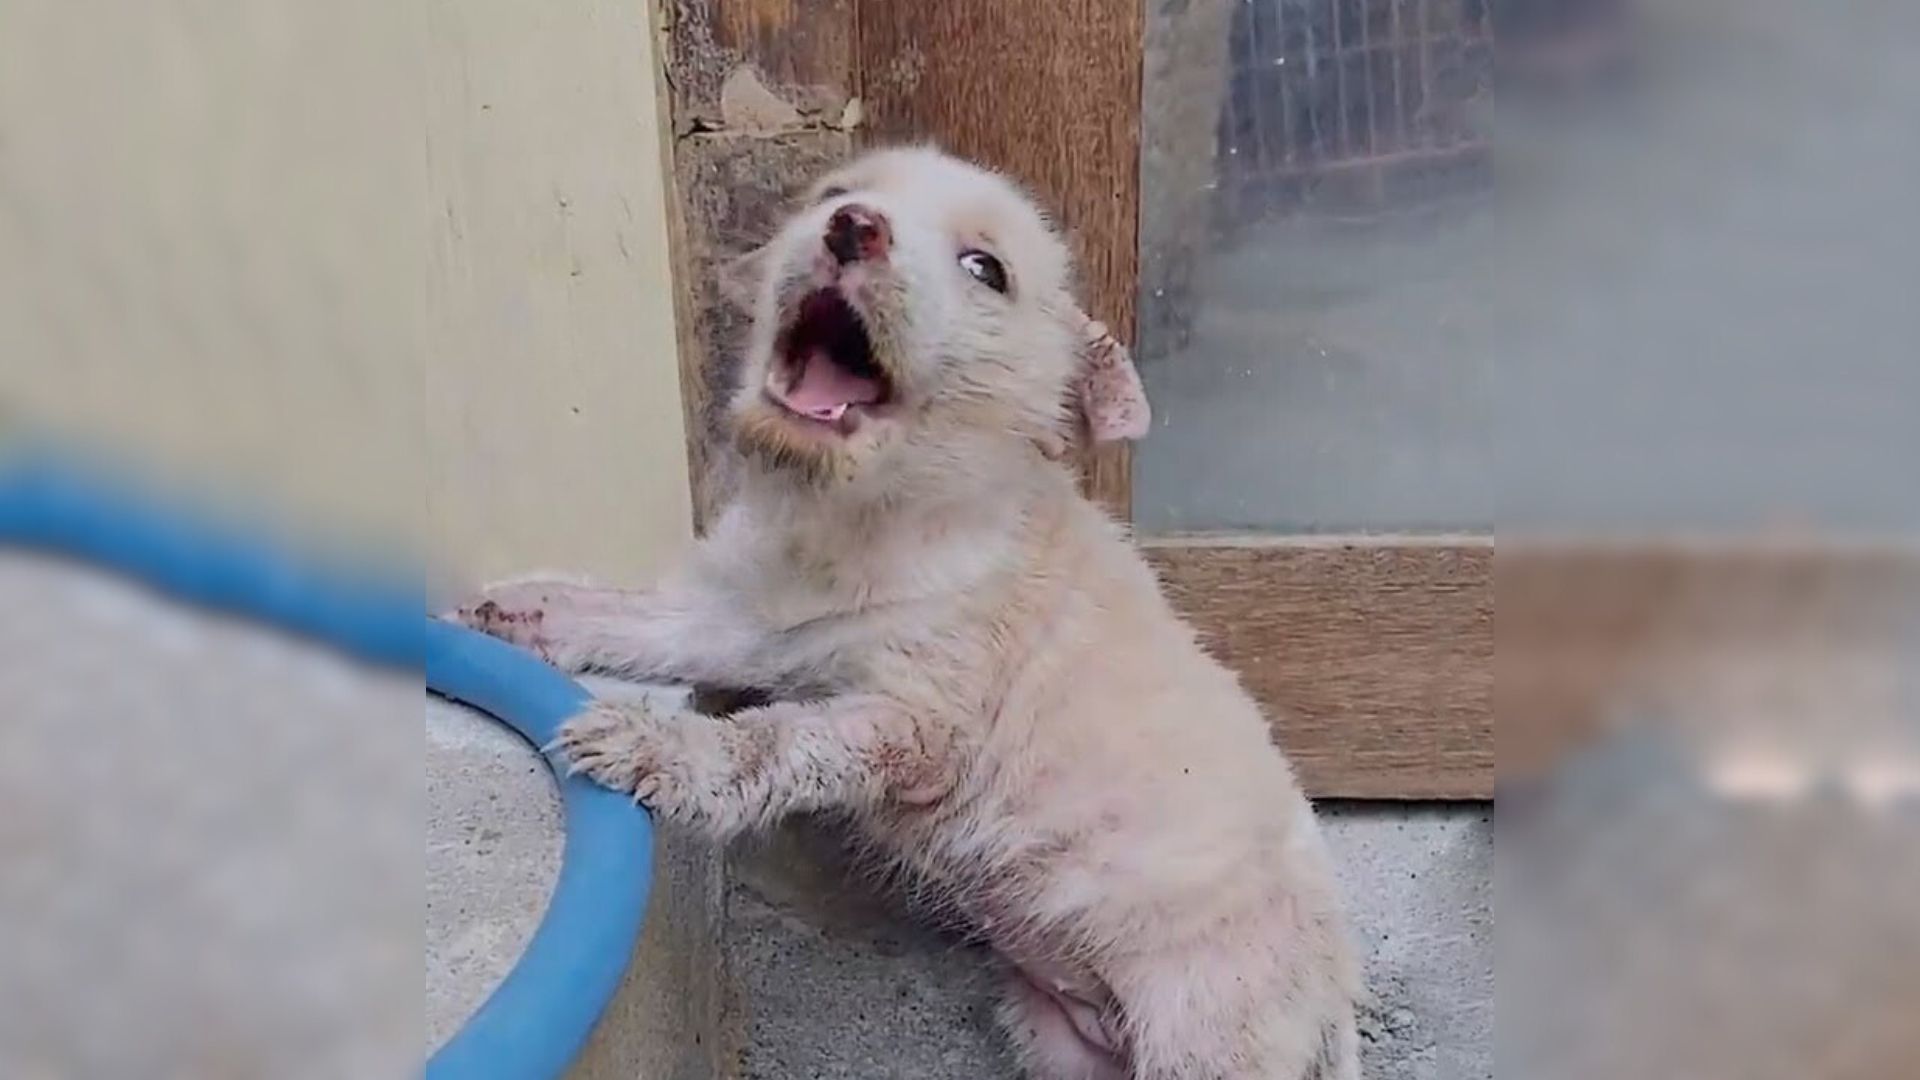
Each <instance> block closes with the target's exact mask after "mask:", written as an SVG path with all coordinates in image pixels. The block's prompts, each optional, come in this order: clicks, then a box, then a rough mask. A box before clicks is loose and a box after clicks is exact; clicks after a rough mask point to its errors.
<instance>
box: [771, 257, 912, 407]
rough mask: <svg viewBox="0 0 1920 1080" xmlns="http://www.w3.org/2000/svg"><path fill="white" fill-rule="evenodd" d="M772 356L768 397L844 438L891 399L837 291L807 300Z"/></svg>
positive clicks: (863, 334) (859, 325)
mask: <svg viewBox="0 0 1920 1080" xmlns="http://www.w3.org/2000/svg"><path fill="white" fill-rule="evenodd" d="M774 352H775V356H774V362H773V369H772V371H770V372H769V373H768V375H767V396H768V397H769V398H771V399H773V401H774V403H775V404H777V405H779V406H780V407H781V408H783V409H785V410H786V411H788V412H790V413H792V414H793V415H795V416H797V417H800V418H802V419H804V420H810V421H814V422H816V423H819V424H824V425H828V426H831V427H833V428H835V429H836V430H839V431H841V432H843V433H844V432H848V431H851V430H853V424H854V423H855V422H856V421H857V419H858V418H859V417H861V416H863V415H867V414H870V413H873V412H875V411H877V410H879V409H881V408H882V407H884V406H885V405H886V404H887V403H888V402H889V401H890V400H892V398H893V380H891V379H890V378H888V377H887V373H886V370H885V369H884V368H882V367H881V366H880V364H879V362H878V361H876V360H875V359H874V355H873V340H872V339H871V338H870V337H868V336H867V328H866V324H865V323H863V322H862V321H861V319H860V314H859V313H858V312H856V311H854V310H853V307H852V306H851V305H850V304H848V303H847V300H846V297H844V296H841V295H840V292H839V290H838V289H819V290H817V291H815V292H812V293H809V294H807V296H806V298H805V299H803V300H801V301H800V306H799V307H798V309H796V311H795V313H794V316H793V321H792V322H790V323H788V324H787V326H786V328H785V329H784V330H782V331H781V332H780V337H779V339H778V341H777V342H776V343H775V346H774Z"/></svg>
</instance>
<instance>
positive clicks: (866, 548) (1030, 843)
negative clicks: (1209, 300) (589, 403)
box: [461, 149, 1359, 1080]
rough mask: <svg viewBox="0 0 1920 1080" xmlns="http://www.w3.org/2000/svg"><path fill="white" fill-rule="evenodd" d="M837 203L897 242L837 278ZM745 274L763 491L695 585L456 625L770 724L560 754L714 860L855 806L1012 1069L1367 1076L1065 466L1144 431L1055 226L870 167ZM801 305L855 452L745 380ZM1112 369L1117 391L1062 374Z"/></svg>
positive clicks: (1196, 669)
mask: <svg viewBox="0 0 1920 1080" xmlns="http://www.w3.org/2000/svg"><path fill="white" fill-rule="evenodd" d="M854 201H858V203H860V204H861V205H862V206H864V207H868V208H872V209H875V210H877V211H878V212H880V213H883V214H884V215H885V217H886V219H887V220H888V221H889V222H890V223H891V229H892V236H891V248H890V249H889V251H888V252H887V253H886V256H885V257H884V258H881V259H876V260H873V261H871V262H868V261H862V262H859V263H856V264H854V265H852V266H837V265H836V264H835V261H834V260H832V259H830V258H827V257H825V256H823V254H822V251H823V248H822V239H821V238H822V235H823V230H825V229H826V228H827V223H828V220H829V216H830V215H831V214H832V213H833V212H834V210H835V209H837V208H838V207H841V206H844V205H848V204H849V203H852V202H854ZM969 249H978V250H984V251H988V252H991V253H993V254H994V255H996V256H997V257H998V258H999V259H1000V260H1001V261H1002V262H1003V264H1004V265H1005V267H1006V269H1007V272H1008V276H1009V278H1010V279H1011V281H1010V287H1009V288H1008V290H1007V292H1006V293H1005V294H1004V295H1003V294H1002V293H1000V292H998V291H996V290H994V289H992V288H989V287H987V286H986V285H984V284H983V282H982V281H981V280H977V279H976V277H975V276H970V275H969V274H968V273H967V272H966V271H965V270H963V269H962V267H961V266H960V265H959V263H958V262H957V261H956V260H957V258H958V256H959V254H960V253H961V252H963V251H966V250H969ZM734 273H735V275H736V283H737V287H738V289H739V291H740V293H741V295H742V297H743V300H744V302H746V303H747V304H748V305H749V306H750V308H751V310H752V312H753V314H754V316H755V320H754V321H755V329H754V332H753V336H752V339H751V341H750V342H749V344H748V346H747V349H748V351H747V355H746V357H745V362H744V363H743V365H742V368H743V374H742V379H741V385H740V388H739V391H738V395H737V396H736V398H735V400H734V401H733V403H732V408H731V424H732V431H733V434H734V437H735V438H736V440H737V441H738V443H739V445H740V449H741V450H742V451H743V453H744V455H745V456H746V458H747V459H748V460H749V462H751V467H750V468H749V469H748V470H747V475H746V476H745V478H744V479H743V483H742V487H741V490H740V491H739V493H738V496H737V497H736V499H735V500H734V501H733V502H732V504H731V505H730V506H729V507H728V508H727V509H726V511H725V512H724V515H723V516H722V517H721V518H720V520H719V521H717V522H716V523H715V524H714V526H713V527H712V529H711V530H710V532H709V535H708V536H707V538H706V539H705V540H704V541H703V542H702V543H701V544H700V545H699V547H698V549H697V550H696V552H695V554H694V556H693V558H692V560H691V562H690V563H689V565H687V566H686V567H685V568H683V569H682V570H681V572H679V573H677V574H675V575H673V576H672V577H671V578H670V579H668V580H667V581H665V582H664V583H662V584H661V585H660V586H659V587H658V588H656V589H653V590H647V591H634V592H626V591H617V590H606V589H594V588H590V587H586V586H583V585H580V584H577V583H569V582H564V581H559V580H536V581H522V582H517V583H512V584H506V585H501V586H496V587H494V588H493V589H490V590H488V591H487V593H486V595H485V597H484V600H483V601H482V602H480V603H477V604H475V605H473V606H471V607H468V608H466V609H463V610H462V612H461V616H462V617H463V618H464V619H465V620H466V621H467V622H469V623H470V624H472V625H475V626H478V627H481V628H482V629H485V630H487V631H488V632H490V633H494V634H497V635H499V636H502V637H506V638H508V639H509V640H514V641H516V642H519V643H520V644H523V645H526V646H528V647H531V648H535V649H537V650H539V651H540V652H541V653H542V654H543V655H545V656H546V657H548V658H549V659H551V660H552V661H553V662H555V663H557V664H559V665H561V666H563V667H566V668H570V669H587V668H592V669H597V670H602V671H609V672H614V673H619V674H623V675H627V676H630V677H635V678H640V679H651V680H676V681H681V682H686V683H695V684H713V685H723V686H746V687H754V688H757V689H759V690H760V691H763V692H764V693H766V694H767V695H769V699H770V700H771V703H770V704H766V705H764V706H761V707H755V708H749V709H745V710H742V711H739V712H736V713H734V714H732V715H730V716H727V717H724V718H715V717H709V716H704V715H700V714H697V713H694V712H691V711H686V712H667V711H662V710H660V709H659V708H658V707H657V706H648V705H629V704H621V705H614V704H601V705H596V706H594V707H592V708H590V709H589V710H588V711H587V712H585V713H584V714H582V715H581V716H579V717H577V718H575V719H574V720H572V721H571V722H569V723H568V724H567V725H566V727H565V728H564V731H563V734H562V736H561V738H560V745H561V747H562V748H563V749H564V751H565V753H566V754H567V755H568V757H569V758H570V759H571V761H572V763H573V765H574V767H575V768H576V769H578V770H580V771H583V772H585V773H586V774H587V775H589V776H591V777H592V778H594V779H595V780H597V781H599V782H600V783H603V784H606V785H608V786H611V787H614V788H616V789H619V790H621V791H626V792H630V793H632V794H634V795H635V796H636V797H638V798H639V799H640V800H642V801H643V802H645V803H646V805H647V806H649V807H650V808H651V809H652V810H653V811H654V812H655V813H656V814H659V815H662V816H663V817H665V818H668V819H671V820H674V821H678V822H683V823H685V824H687V825H689V826H692V827H695V828H698V829H701V830H704V831H706V832H708V833H710V834H711V835H712V836H714V837H715V838H716V839H718V838H725V837H729V836H732V835H735V834H738V833H740V832H743V831H746V830H753V829H759V828H763V827H765V826H767V825H769V824H771V823H773V822H775V821H777V820H779V819H780V818H782V817H785V816H786V815H789V814H793V813H797V812H802V811H818V810H831V811H837V812H841V813H844V814H845V815H847V816H848V817H849V818H850V819H851V820H852V821H853V823H854V825H855V827H856V829H857V830H858V831H859V832H860V833H861V835H862V837H863V838H864V841H865V842H866V843H867V844H868V845H870V846H871V847H872V848H873V849H875V850H877V851H879V852H881V853H883V854H884V856H885V857H886V858H888V859H891V860H893V861H894V862H895V863H896V864H897V866H898V867H899V870H900V873H901V875H902V876H904V877H906V878H908V879H910V880H911V881H912V882H913V883H914V886H915V889H916V891H918V892H921V893H923V894H931V895H936V896H937V897H939V899H940V902H941V905H942V907H943V908H944V909H946V910H948V911H951V912H952V913H953V915H954V917H955V918H958V919H959V920H961V921H962V923H963V924H964V925H965V926H966V927H967V928H968V929H969V930H970V931H971V932H972V933H974V934H975V935H976V936H978V937H979V938H980V939H981V940H983V941H985V942H987V943H989V944H990V945H991V946H992V947H993V949H994V950H995V952H996V953H997V955H998V957H999V958H1000V959H1001V960H1002V961H1003V962H1004V966H1005V978H1006V990H1005V996H1004V999H1003V1003H1002V1006H1001V1009H1000V1018H1001V1022H1002V1025H1003V1026H1004V1028H1005V1030H1006V1032H1007V1034H1008V1037H1009V1038H1010V1039H1011V1041H1012V1043H1013V1045H1014V1048H1015V1050H1016V1052H1017V1054H1018V1057H1019V1059H1020V1061H1021V1062H1022V1064H1023V1066H1024V1067H1025V1069H1026V1071H1027V1074H1028V1075H1029V1076H1031V1077H1034V1078H1036V1080H1106V1078H1122V1077H1132V1078H1138V1080H1220V1078H1239V1077H1248V1078H1253V1077H1258V1078H1272V1080H1295V1078H1303V1077H1314V1078H1323V1080H1353V1078H1354V1077H1357V1076H1358V1069H1357V1064H1356V1056H1357V1047H1356V1036H1355V1029H1354V999H1355V996H1356V994H1357V993H1358V992H1359V986H1358V977H1357V973H1356V970H1355V963H1354V960H1353V957H1352V955H1351V953H1350V951H1349V946H1348V943H1347V939H1346V931H1345V930H1344V928H1343V925H1342V916H1341V911H1340V902H1339V899H1338V896H1337V893H1336V889H1335V885H1334V880H1333V875H1332V872H1331V868H1330V865H1329V860H1328V855H1327V852H1326V850H1325V848H1324V845H1323V843H1322V839H1321V836H1320V832H1319V829H1318V827H1317V825H1316V823H1315V821H1314V818H1313V814H1312V810H1311V808H1310V807H1309V805H1308V803H1307V801H1306V799H1305V798H1304V797H1303V796H1302V794H1301V792H1300V789H1299V787H1298V785H1297V784H1296V783H1295V781H1294V777H1293V774H1292V770H1291V769H1290V767H1289V766H1288V764H1287V762H1286V761H1285V759H1284V758H1283V757H1282V756H1281V754H1280V752H1279V751H1278V750H1276V749H1275V748H1274V746H1273V745H1272V743H1271V742H1270V740H1269V737H1268V724H1267V721H1266V719H1265V718H1264V717H1263V716H1262V715H1261V714H1260V711H1259V709H1258V707H1257V706H1256V705H1255V703H1254V702H1253V700H1252V699H1251V698H1250V697H1249V696H1248V694H1247V693H1246V691H1245V690H1243V689H1242V688H1241V686H1240V685H1239V683H1238V682H1237V680H1236V679H1235V677H1234V676H1233V675H1232V674H1231V673H1229V672H1228V671H1227V670H1226V669H1225V668H1223V667H1222V666H1221V665H1220V664H1219V663H1217V662H1216V661H1214V660H1213V659H1211V658H1210V657H1208V656H1207V655H1206V653H1205V652H1204V651H1203V650H1202V649H1201V648H1200V647H1199V645H1198V644H1197V643H1196V641H1195V638H1194V634H1193V632H1192V631H1191V630H1190V629H1189V628H1188V627H1187V626H1186V625H1185V624H1184V623H1183V622H1182V621H1181V620H1180V619H1179V618H1178V617H1177V616H1176V615H1175V613H1174V612H1173V610H1172V609H1171V607H1170V606H1169V605H1168V603H1167V601H1166V600H1165V599H1164V598H1163V596H1162V595H1161V591H1160V588H1159V585H1158V583H1157V581H1156V580H1155V578H1154V576H1153V574H1152V573H1151V572H1150V570H1149V569H1148V567H1147V565H1146V563H1145V562H1144V561H1143V560H1142V558H1141V556H1140V555H1139V554H1138V552H1137V551H1136V550H1135V549H1134V548H1133V546H1132V545H1131V543H1130V542H1129V539H1128V537H1127V536H1126V534H1125V532H1124V531H1123V529H1121V528H1120V527H1119V526H1117V525H1116V524H1115V523H1114V522H1112V521H1111V520H1109V519H1108V518H1107V517H1106V516H1104V515H1103V513H1102V512H1101V511H1100V510H1099V509H1097V508H1096V507H1095V506H1094V505H1093V504H1091V503H1089V502H1088V501H1087V500H1086V499H1084V498H1083V497H1082V496H1081V495H1080V494H1079V493H1078V491H1077V489H1076V485H1075V478H1074V476H1073V474H1072V472H1071V471H1070V469H1069V468H1068V467H1067V466H1066V465H1064V464H1060V463H1058V461H1057V460H1056V459H1058V458H1059V457H1060V456H1061V454H1060V450H1061V447H1062V446H1064V445H1067V444H1070V443H1074V442H1077V441H1080V440H1084V439H1086V438H1090V437H1100V436H1101V435H1102V434H1103V433H1106V434H1112V433H1115V432H1118V433H1122V434H1126V435H1137V434H1139V433H1140V431H1141V430H1142V429H1143V428H1144V417H1145V415H1146V414H1145V401H1144V397H1142V396H1140V393H1139V389H1138V385H1139V384H1138V380H1137V377H1136V376H1135V375H1134V373H1133V371H1132V367H1131V363H1130V362H1126V361H1125V360H1124V353H1121V354H1120V360H1119V361H1116V359H1115V356H1114V354H1113V353H1112V351H1111V350H1110V349H1108V348H1107V347H1106V346H1105V345H1100V346H1099V347H1097V348H1089V341H1090V340H1091V339H1097V338H1098V337H1099V336H1100V334H1099V328H1098V327H1097V326H1096V327H1094V331H1095V332H1094V333H1093V334H1091V335H1090V334H1089V321H1088V319H1087V317H1086V316H1085V315H1084V314H1082V312H1081V310H1080V308H1079V306H1078V304H1077V303H1076V302H1075V300H1074V298H1073V294H1072V291H1071V288H1072V287H1071V280H1070V274H1071V271H1070V267H1069V261H1068V255H1067V252H1066V248H1065V246H1064V245H1063V244H1062V242H1061V241H1060V239H1059V238H1058V236H1057V235H1056V234H1055V232H1054V231H1053V230H1052V228H1051V227H1050V226H1049V225H1048V223H1047V222H1046V221H1045V220H1044V218H1043V217H1042V216H1041V214H1040V213H1039V212H1038V211H1037V210H1036V209H1035V208H1034V207H1033V205H1032V203H1031V202H1030V201H1029V200H1028V199H1027V198H1026V197H1025V196H1024V195H1022V194H1021V193H1020V192H1019V191H1018V190H1017V189H1016V188H1015V187H1014V186H1013V185H1012V184H1010V183H1009V182H1007V181H1005V180H1004V179H1002V178H1000V177H998V176H995V175H992V174H990V173H987V172H984V171H981V170H979V169H976V168H974V167H973V166H970V165H967V164H964V163H961V162H958V161H955V160H953V159H951V158H948V157H945V156H943V155H940V154H938V153H937V152H934V151H932V150H925V149H904V150H892V151H882V152H879V153H876V154H872V155H869V156H867V157H865V158H862V159H860V160H858V161H856V162H854V163H852V164H850V165H848V166H847V167H845V168H843V169H841V170H840V171H838V172H837V173H835V174H833V175H831V176H828V177H825V178H823V179H822V180H821V181H820V182H819V183H818V184H817V185H816V186H815V188H814V189H813V191H812V192H811V193H810V194H809V197H808V198H807V199H806V201H805V204H804V205H803V206H802V207H801V208H800V209H799V210H798V211H797V212H796V213H795V214H794V216H793V217H792V218H791V219H790V220H789V221H788V222H787V224H786V225H785V226H784V228H783V229H782V230H781V231H780V233H779V234H778V235H776V236H775V237H773V238H772V239H771V240H770V241H769V242H768V243H767V245H766V246H765V247H764V248H762V249H760V250H759V251H757V252H755V253H754V254H752V255H750V256H748V257H747V258H745V259H744V260H742V262H741V263H740V264H738V265H737V266H736V267H735V268H734ZM823 281H826V282H830V283H832V284H833V285H834V287H837V288H839V289H841V290H842V292H843V293H844V294H845V295H846V296H848V298H849V300H850V302H851V303H852V304H853V305H854V307H855V308H856V309H857V310H858V311H859V313H860V316H861V318H862V320H863V322H864V323H865V325H866V327H867V330H868V333H869V335H870V337H871V338H872V341H873V350H874V360H875V362H876V363H877V364H878V365H879V366H880V367H881V368H882V369H884V370H885V371H886V373H887V376H888V379H889V382H890V385H891V387H892V390H893V394H892V400H891V402H890V404H889V405H888V406H886V407H885V408H884V409H876V410H874V414H873V415H862V416H861V417H859V418H858V421H857V423H855V424H854V425H853V426H852V430H851V431H850V432H827V431H825V430H823V429H822V428H821V427H820V426H819V425H817V424H813V423H811V422H809V421H806V420H803V419H801V418H798V417H796V416H794V415H791V414H789V413H786V412H784V411H783V410H782V409H781V407H780V405H779V404H778V403H777V402H775V401H773V400H771V399H770V398H769V397H768V395H767V394H766V393H765V392H764V391H763V387H764V386H765V385H767V382H768V379H769V378H770V373H772V372H773V370H774V368H773V365H775V364H777V363H778V360H777V356H778V349H779V347H780V342H781V337H780V335H781V332H782V326H783V324H784V323H785V321H786V320H788V319H789V318H791V317H792V312H793V310H794V305H795V304H796V303H797V302H798V299H799V298H800V297H801V296H803V295H804V294H805V293H806V292H807V291H808V290H809V289H812V288H815V287H817V286H819V285H820V284H821V282H823ZM1109 340H1110V339H1109ZM1121 369H1123V370H1121ZM1116 370H1120V374H1122V375H1124V377H1125V379H1129V380H1132V382H1131V388H1129V386H1127V385H1125V384H1124V380H1123V382H1122V383H1111V382H1109V383H1106V384H1104V385H1099V386H1090V385H1088V384H1087V381H1086V380H1087V379H1089V378H1098V377H1102V375H1101V373H1102V372H1106V373H1107V374H1108V375H1111V374H1113V373H1114V372H1115V371H1116ZM1115 401H1117V402H1118V404H1119V406H1120V407H1121V408H1122V409H1123V413H1122V414H1121V415H1119V416H1118V418H1117V419H1116V418H1115V417H1113V416H1106V417H1101V416H1093V415H1089V410H1090V409H1097V408H1102V407H1104V405H1106V404H1113V403H1114V402H1115ZM1124 410H1131V411H1124Z"/></svg>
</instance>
